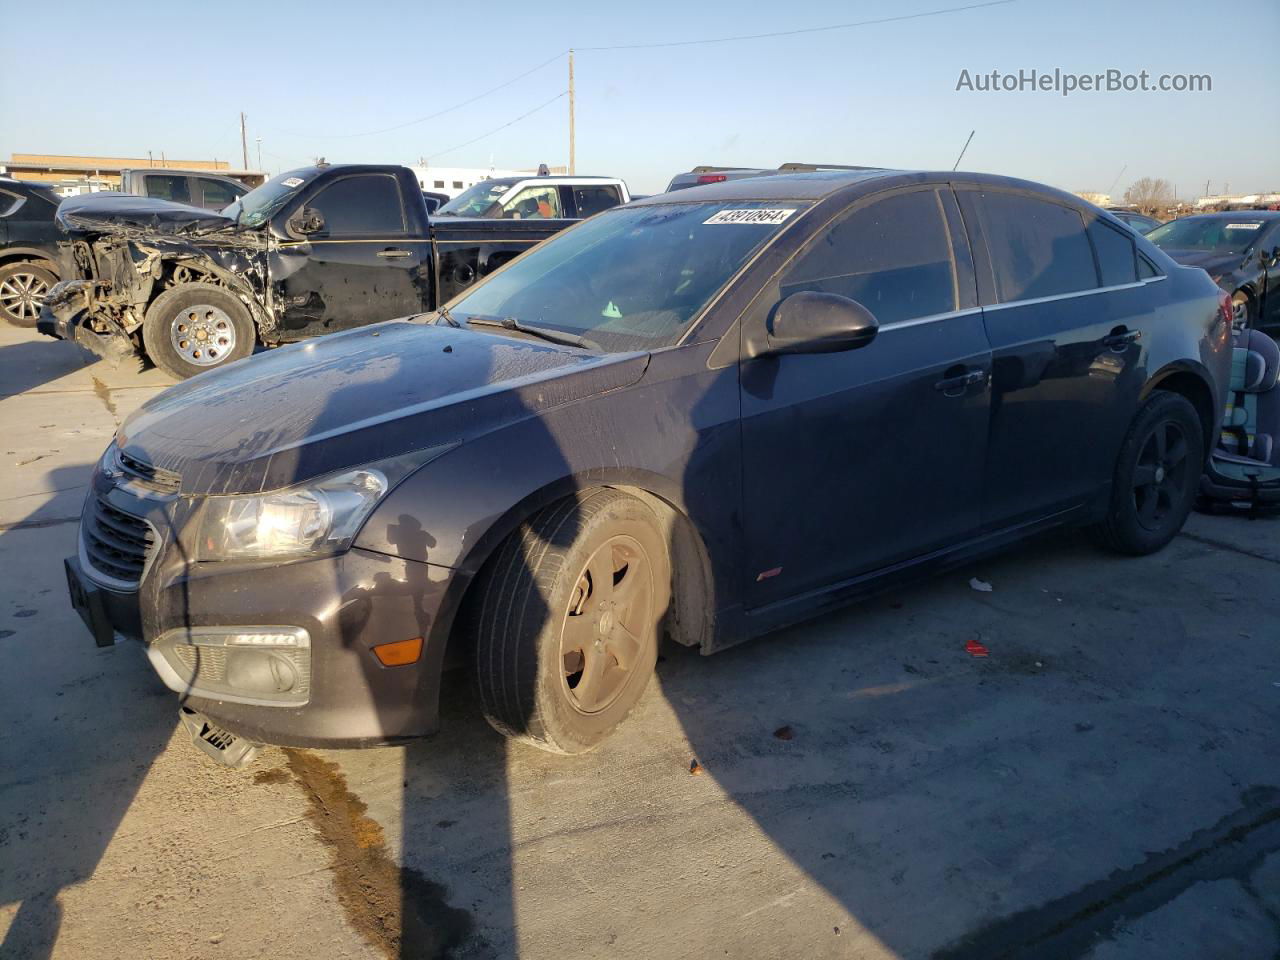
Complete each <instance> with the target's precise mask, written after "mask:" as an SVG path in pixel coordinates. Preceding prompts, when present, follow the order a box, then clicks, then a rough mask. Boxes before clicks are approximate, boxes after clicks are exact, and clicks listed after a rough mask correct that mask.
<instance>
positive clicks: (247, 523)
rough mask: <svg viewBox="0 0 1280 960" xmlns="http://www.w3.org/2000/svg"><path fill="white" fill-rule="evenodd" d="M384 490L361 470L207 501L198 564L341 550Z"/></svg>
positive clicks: (382, 479) (375, 473) (377, 477)
mask: <svg viewBox="0 0 1280 960" xmlns="http://www.w3.org/2000/svg"><path fill="white" fill-rule="evenodd" d="M389 488H390V484H389V483H388V481H387V477H386V474H384V473H383V472H382V471H381V470H375V469H372V468H362V469H359V470H352V471H350V472H348V473H343V474H340V475H338V476H334V477H328V478H326V479H323V480H318V481H315V482H313V483H310V484H305V485H303V486H298V487H289V488H286V489H284V490H276V491H274V492H272V493H262V494H256V495H254V496H242V497H209V498H208V499H207V500H206V501H205V503H204V507H203V510H202V515H201V519H200V535H199V538H198V548H197V556H196V559H198V560H263V559H267V558H281V557H300V556H305V555H307V554H317V553H327V552H332V551H336V550H342V549H344V548H345V547H347V546H349V545H350V544H351V540H352V538H354V537H355V535H356V532H357V531H359V529H360V525H361V524H362V523H364V521H365V518H366V517H368V516H369V513H370V512H371V511H372V510H373V508H374V507H375V506H377V503H378V501H379V500H381V499H382V497H383V496H384V495H385V494H386V492H387V490H388V489H389Z"/></svg>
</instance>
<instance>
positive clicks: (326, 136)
mask: <svg viewBox="0 0 1280 960" xmlns="http://www.w3.org/2000/svg"><path fill="white" fill-rule="evenodd" d="M568 52H569V51H568V50H561V51H560V52H559V53H557V54H556V55H555V56H554V57H551V58H549V59H547V60H543V61H542V62H541V63H540V64H538V65H537V66H536V67H530V68H529V69H528V70H526V71H525V72H524V73H521V74H518V75H516V76H514V77H512V78H511V79H510V80H506V81H504V82H502V83H500V84H498V85H497V86H496V87H490V88H489V89H488V90H486V91H484V93H477V94H476V95H475V96H474V97H471V98H470V99H469V100H463V101H462V102H461V103H455V104H454V105H453V106H451V107H445V108H444V109H443V110H437V111H436V112H435V113H429V114H427V115H426V116H425V117H418V118H416V119H414V120H406V121H405V122H404V123H397V124H395V125H394V126H390V127H382V128H381V129H378V130H365V131H363V132H361V133H294V132H293V131H290V130H282V131H280V132H281V133H287V134H288V135H289V136H291V137H319V138H321V139H328V140H349V139H351V138H352V137H371V136H373V135H374V134H378V133H390V132H391V131H392V130H403V129H404V128H405V127H412V126H415V125H416V124H419V123H426V122H427V121H428V120H434V119H435V118H436V117H443V116H444V115H445V114H446V113H452V112H453V111H454V110H460V109H462V108H463V107H466V106H470V105H471V104H473V103H475V102H476V101H477V100H482V99H484V98H485V97H487V96H489V94H491V93H497V92H498V91H499V90H504V89H506V88H507V87H509V86H511V85H512V84H513V83H515V82H517V81H518V80H523V79H524V78H525V77H527V76H529V74H531V73H537V72H538V71H539V70H541V69H542V68H543V67H546V66H549V65H551V64H553V63H555V62H556V61H557V60H559V59H560V58H561V57H563V56H564V55H565V54H566V53H568Z"/></svg>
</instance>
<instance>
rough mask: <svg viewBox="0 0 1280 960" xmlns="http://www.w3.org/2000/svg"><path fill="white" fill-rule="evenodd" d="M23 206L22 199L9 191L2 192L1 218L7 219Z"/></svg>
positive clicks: (0, 196) (0, 200)
mask: <svg viewBox="0 0 1280 960" xmlns="http://www.w3.org/2000/svg"><path fill="white" fill-rule="evenodd" d="M20 206H22V197H20V196H18V194H16V193H10V192H9V191H8V190H0V217H7V216H9V214H11V213H13V212H14V211H15V210H17V209H18V207H20Z"/></svg>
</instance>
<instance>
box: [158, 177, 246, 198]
mask: <svg viewBox="0 0 1280 960" xmlns="http://www.w3.org/2000/svg"><path fill="white" fill-rule="evenodd" d="M146 190H147V196H148V197H155V199H157V200H169V201H171V202H173V203H190V202H191V190H190V187H189V186H188V185H187V178H186V177H175V176H169V175H167V174H159V173H157V174H148V175H147V177H146ZM232 199H235V198H234V197H233V198H232Z"/></svg>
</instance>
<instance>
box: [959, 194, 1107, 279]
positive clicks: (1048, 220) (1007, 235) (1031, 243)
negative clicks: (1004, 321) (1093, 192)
mask: <svg viewBox="0 0 1280 960" xmlns="http://www.w3.org/2000/svg"><path fill="white" fill-rule="evenodd" d="M980 205H981V209H982V216H983V220H984V223H985V227H986V230H985V232H986V235H987V249H988V250H989V251H990V253H991V265H992V267H993V268H994V270H995V280H996V293H997V295H998V296H999V298H1000V300H1001V302H1003V303H1008V302H1010V301H1012V300H1035V299H1037V298H1039V297H1053V296H1059V295H1061V294H1064V293H1076V292H1078V291H1081V290H1093V289H1096V288H1097V286H1098V271H1097V270H1096V269H1095V267H1094V264H1093V250H1092V248H1091V247H1090V245H1089V238H1088V237H1087V236H1086V235H1085V227H1084V219H1083V218H1082V217H1081V216H1080V213H1079V211H1077V210H1074V209H1072V208H1071V207H1064V206H1062V205H1061V204H1058V203H1052V202H1050V201H1048V200H1040V199H1037V198H1035V197H1028V196H1024V195H1022V194H1015V193H1000V192H988V193H984V194H983V195H982V196H981V199H980Z"/></svg>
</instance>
